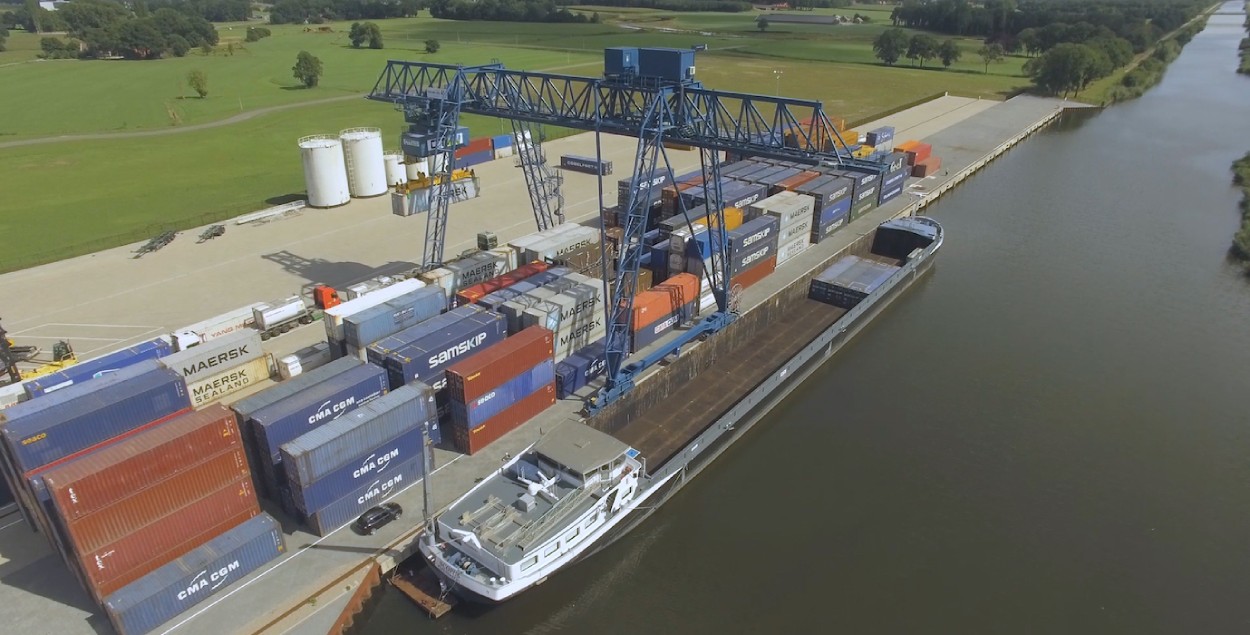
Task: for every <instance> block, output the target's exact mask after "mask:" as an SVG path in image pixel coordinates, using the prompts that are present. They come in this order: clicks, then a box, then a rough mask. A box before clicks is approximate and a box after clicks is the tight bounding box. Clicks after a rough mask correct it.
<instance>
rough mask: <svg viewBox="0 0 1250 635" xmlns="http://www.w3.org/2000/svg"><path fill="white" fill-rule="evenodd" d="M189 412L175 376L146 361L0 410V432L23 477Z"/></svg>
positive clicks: (183, 386)
mask: <svg viewBox="0 0 1250 635" xmlns="http://www.w3.org/2000/svg"><path fill="white" fill-rule="evenodd" d="M190 407H191V396H190V393H189V392H187V385H186V383H185V382H183V381H182V377H181V376H180V375H179V374H178V372H177V371H173V370H169V369H167V368H165V367H164V366H162V365H161V363H160V362H159V361H158V360H154V359H149V360H145V361H142V362H139V363H137V364H132V365H130V366H126V367H124V368H121V369H119V370H118V371H117V372H115V373H109V374H108V375H105V376H103V377H100V378H99V379H96V380H94V381H88V382H83V383H81V384H74V385H72V386H69V387H67V388H62V389H61V390H57V391H55V392H52V393H50V394H48V395H44V396H43V397H41V398H39V399H32V400H30V401H24V402H22V403H19V404H15V405H13V406H9V407H8V408H6V409H4V410H0V431H2V433H3V435H4V441H5V445H7V446H8V453H9V455H10V456H11V457H12V458H13V460H14V467H15V468H17V471H18V472H21V473H26V472H29V471H31V470H34V469H36V468H38V467H41V466H44V465H47V464H49V463H51V462H53V461H56V460H59V459H63V458H65V457H67V456H69V455H71V454H74V453H75V452H80V451H82V450H85V449H87V448H89V447H91V446H93V445H96V444H98V443H103V442H104V441H108V440H109V439H112V438H113V437H116V436H119V435H122V434H125V433H127V432H130V431H131V430H134V429H135V428H138V427H140V426H143V425H146V424H148V423H151V422H153V421H156V420H158V419H163V418H165V417H168V416H170V415H172V414H175V413H178V412H180V411H183V410H186V409H188V408H190Z"/></svg>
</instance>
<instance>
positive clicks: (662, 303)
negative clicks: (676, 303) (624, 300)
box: [630, 291, 673, 331]
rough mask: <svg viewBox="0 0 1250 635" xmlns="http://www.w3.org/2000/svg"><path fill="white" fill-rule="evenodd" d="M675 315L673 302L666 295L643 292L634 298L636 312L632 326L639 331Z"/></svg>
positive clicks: (631, 322) (656, 292)
mask: <svg viewBox="0 0 1250 635" xmlns="http://www.w3.org/2000/svg"><path fill="white" fill-rule="evenodd" d="M672 313H673V306H672V301H671V300H669V297H668V295H667V294H665V293H661V292H658V291H643V292H642V293H639V294H638V295H636V296H634V311H633V315H632V318H633V319H631V320H630V324H631V325H632V327H633V330H635V331H637V330H638V329H641V328H643V327H645V326H647V325H649V324H651V323H652V322H655V321H656V320H658V319H660V318H662V317H664V316H667V315H671V314H672Z"/></svg>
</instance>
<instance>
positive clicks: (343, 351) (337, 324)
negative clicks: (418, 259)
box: [321, 279, 425, 359]
mask: <svg viewBox="0 0 1250 635" xmlns="http://www.w3.org/2000/svg"><path fill="white" fill-rule="evenodd" d="M424 286H425V283H424V282H422V281H420V280H416V279H409V280H403V281H400V282H396V283H395V284H392V285H390V286H386V287H382V288H380V289H377V290H375V291H372V292H370V293H366V294H365V295H362V296H360V297H357V298H353V299H350V300H348V301H347V302H344V303H342V304H339V305H337V306H333V307H330V308H328V309H326V310H325V314H324V316H323V317H322V318H321V321H322V322H324V323H325V328H326V341H327V342H329V344H330V355H331V356H332V357H334V358H335V359H338V358H339V357H343V356H345V355H347V334H346V332H345V331H344V330H343V321H344V320H345V319H346V318H347V316H349V315H355V314H356V313H359V312H361V311H364V310H365V309H369V308H373V307H375V306H378V305H380V304H382V303H384V302H389V301H391V300H394V299H395V298H398V297H400V296H402V295H404V294H406V293H411V292H413V291H416V290H417V289H420V288H422V287H424Z"/></svg>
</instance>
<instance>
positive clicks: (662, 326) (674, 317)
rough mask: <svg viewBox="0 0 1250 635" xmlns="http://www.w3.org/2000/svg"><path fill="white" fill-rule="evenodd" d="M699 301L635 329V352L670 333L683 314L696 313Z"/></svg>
mask: <svg viewBox="0 0 1250 635" xmlns="http://www.w3.org/2000/svg"><path fill="white" fill-rule="evenodd" d="M698 304H699V301H698V300H695V301H693V302H690V303H689V304H687V305H685V306H683V307H680V308H678V309H677V310H676V311H674V312H672V313H671V314H669V315H668V316H667V317H664V318H660V319H659V320H656V321H655V322H654V323H652V324H649V325H647V326H644V327H643V328H642V329H640V330H637V331H634V334H633V339H632V341H631V344H632V346H633V348H632V349H630V350H632V351H633V352H638V351H639V350H642V349H643V348H645V347H647V346H650V345H651V344H654V343H655V342H657V341H658V340H659V339H660V338H661V337H664V336H665V335H666V334H668V333H670V332H671V331H672V330H673V329H674V328H675V327H676V326H677V325H678V324H680V323H681V319H682V317H683V316H690V315H694V310H695V309H696V308H698Z"/></svg>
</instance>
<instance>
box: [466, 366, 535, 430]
mask: <svg viewBox="0 0 1250 635" xmlns="http://www.w3.org/2000/svg"><path fill="white" fill-rule="evenodd" d="M555 379H556V375H555V362H554V361H552V360H550V359H544V360H543V361H541V362H539V363H538V365H537V366H534V367H533V368H530V369H529V370H526V371H522V372H521V373H520V374H519V375H517V376H516V377H513V378H512V379H509V380H508V381H506V382H504V383H503V384H500V385H499V386H498V387H496V388H495V389H493V390H491V391H490V392H488V393H486V394H484V395H482V396H481V397H478V398H477V399H474V400H473V401H471V402H469V403H461V402H458V401H454V400H453V401H452V402H451V422H452V423H453V424H455V425H458V426H460V427H462V428H470V429H472V428H476V427H478V426H480V425H482V424H483V423H485V422H486V420H487V419H490V418H491V417H493V416H495V415H497V414H499V413H500V412H503V411H504V409H506V408H507V407H508V406H511V405H512V404H514V403H516V402H518V401H520V400H522V399H524V398H526V397H528V396H530V395H532V394H534V391H535V390H538V389H539V388H542V387H543V386H546V385H547V384H550V383H551V382H553V381H555Z"/></svg>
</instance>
